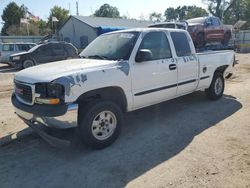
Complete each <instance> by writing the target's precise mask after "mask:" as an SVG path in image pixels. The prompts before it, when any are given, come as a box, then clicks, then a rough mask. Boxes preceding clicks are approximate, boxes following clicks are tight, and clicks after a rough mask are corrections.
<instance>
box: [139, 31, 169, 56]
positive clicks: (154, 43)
mask: <svg viewBox="0 0 250 188" xmlns="http://www.w3.org/2000/svg"><path fill="white" fill-rule="evenodd" d="M141 49H148V50H150V51H151V52H152V55H153V57H152V59H151V60H157V59H167V58H171V57H172V54H171V50H170V46H169V42H168V39H167V36H166V34H165V33H164V32H150V33H148V34H146V35H145V37H144V38H143V40H142V43H141V45H140V48H139V50H141ZM139 50H138V51H139Z"/></svg>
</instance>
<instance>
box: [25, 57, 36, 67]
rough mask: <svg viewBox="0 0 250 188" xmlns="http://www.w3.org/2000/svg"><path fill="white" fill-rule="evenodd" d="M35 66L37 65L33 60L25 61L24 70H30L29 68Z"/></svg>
mask: <svg viewBox="0 0 250 188" xmlns="http://www.w3.org/2000/svg"><path fill="white" fill-rule="evenodd" d="M34 65H35V63H34V62H33V61H32V60H29V59H27V60H25V61H24V62H23V68H24V69H26V68H29V67H33V66H34Z"/></svg>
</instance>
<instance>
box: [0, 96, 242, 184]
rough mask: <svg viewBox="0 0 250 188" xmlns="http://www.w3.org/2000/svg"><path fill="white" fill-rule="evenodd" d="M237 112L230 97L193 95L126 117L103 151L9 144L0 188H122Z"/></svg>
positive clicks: (34, 142)
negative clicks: (123, 124) (119, 129)
mask: <svg viewBox="0 0 250 188" xmlns="http://www.w3.org/2000/svg"><path fill="white" fill-rule="evenodd" d="M241 108H242V105H241V103H239V102H238V101H237V99H235V98H234V97H231V96H226V95H224V96H223V98H222V99H221V100H218V101H212V102H211V101H208V100H207V99H206V98H205V97H204V95H203V93H202V92H196V93H194V94H191V95H188V96H185V97H181V98H178V99H174V100H171V101H168V102H165V103H162V104H160V105H156V106H152V107H149V108H145V109H142V110H138V111H135V112H133V113H129V114H127V115H126V118H125V119H126V122H125V125H126V126H124V128H123V131H122V134H121V136H120V138H119V139H118V140H117V141H116V142H115V143H114V144H113V145H112V146H110V147H108V148H106V149H104V150H100V151H93V150H90V149H87V148H85V147H84V146H82V145H81V144H79V145H74V147H71V148H69V149H57V148H53V147H50V146H49V145H48V144H47V143H45V142H44V141H43V140H41V139H28V140H24V141H19V142H16V143H15V144H9V145H6V146H5V147H1V149H0V164H1V165H0V174H1V178H0V187H25V188H27V187H44V186H46V187H109V188H110V187H124V186H125V185H127V184H128V183H129V182H130V181H132V180H134V179H135V178H137V177H139V176H141V175H142V174H144V173H146V172H147V171H149V170H150V169H152V168H154V167H156V166H157V165H159V164H161V163H163V162H165V161H167V160H169V159H170V158H171V157H174V156H175V155H176V154H178V153H179V152H181V151H182V150H183V149H185V148H186V147H187V146H188V145H189V144H190V143H191V142H192V140H193V138H194V137H195V136H196V135H199V134H200V133H202V132H203V131H205V130H206V129H208V128H210V127H212V126H214V125H216V124H217V123H218V122H220V121H222V120H224V119H226V118H227V117H229V116H231V115H232V114H234V113H235V112H237V111H238V110H239V109H241Z"/></svg>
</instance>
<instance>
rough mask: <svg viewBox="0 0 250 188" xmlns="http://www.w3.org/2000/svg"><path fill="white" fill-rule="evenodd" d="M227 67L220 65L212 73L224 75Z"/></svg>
mask: <svg viewBox="0 0 250 188" xmlns="http://www.w3.org/2000/svg"><path fill="white" fill-rule="evenodd" d="M227 67H228V65H222V66H220V67H218V68H217V69H216V70H215V71H214V72H220V73H222V74H224V72H225V70H226V68H227Z"/></svg>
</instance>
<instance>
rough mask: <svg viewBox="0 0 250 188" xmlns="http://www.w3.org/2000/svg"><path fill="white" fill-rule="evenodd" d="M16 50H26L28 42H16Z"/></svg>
mask: <svg viewBox="0 0 250 188" xmlns="http://www.w3.org/2000/svg"><path fill="white" fill-rule="evenodd" d="M16 46H17V50H18V51H28V50H29V49H30V48H29V46H28V44H16Z"/></svg>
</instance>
